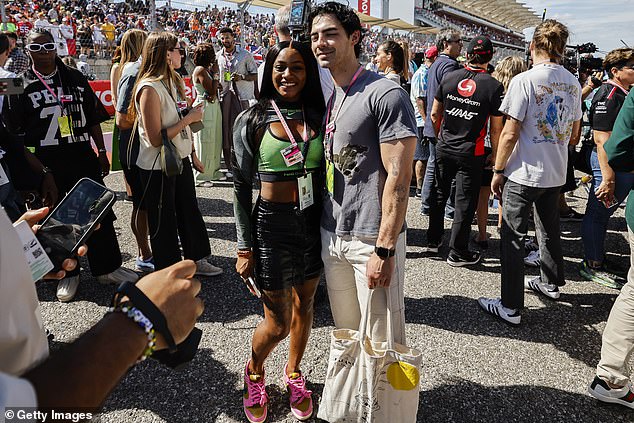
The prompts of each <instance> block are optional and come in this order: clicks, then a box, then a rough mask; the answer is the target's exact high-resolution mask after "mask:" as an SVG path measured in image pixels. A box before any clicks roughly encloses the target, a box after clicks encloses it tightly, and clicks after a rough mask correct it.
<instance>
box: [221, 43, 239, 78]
mask: <svg viewBox="0 0 634 423" xmlns="http://www.w3.org/2000/svg"><path fill="white" fill-rule="evenodd" d="M237 52H238V51H237V47H236V49H235V50H233V53H232V54H231V58H229V56H228V55H227V51H226V50H224V51H223V52H222V55H223V56H225V64H226V66H227V70H228V71H229V72H231V70H232V69H233V63H231V61H232V60H233V59H234V58H235V55H236V53H237Z"/></svg>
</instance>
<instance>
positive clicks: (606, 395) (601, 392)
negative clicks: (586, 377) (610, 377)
mask: <svg viewBox="0 0 634 423" xmlns="http://www.w3.org/2000/svg"><path fill="white" fill-rule="evenodd" d="M588 392H589V393H590V395H592V396H593V397H595V398H596V399H598V400H599V401H603V402H611V403H613V404H621V405H624V406H625V407H628V408H634V391H633V390H632V384H630V383H628V384H627V385H625V386H623V387H621V388H610V386H609V385H608V384H607V382H606V381H604V380H603V379H601V378H600V377H599V376H595V377H594V380H593V381H592V382H591V383H590V385H589V386H588Z"/></svg>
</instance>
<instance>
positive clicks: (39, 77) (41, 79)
mask: <svg viewBox="0 0 634 423" xmlns="http://www.w3.org/2000/svg"><path fill="white" fill-rule="evenodd" d="M31 69H32V70H33V73H34V74H35V76H37V79H39V80H40V82H41V83H42V84H44V86H45V87H46V89H47V90H48V92H50V93H51V95H52V96H53V98H54V99H55V102H56V103H57V105H58V106H59V107H60V108H61V109H62V114H63V113H64V104H63V103H62V102H61V101H60V100H59V98H57V96H56V95H55V93H54V92H53V89H52V88H51V87H49V86H48V84H47V83H46V81H44V78H42V74H41V73H39V72H38V71H36V70H35V66H33V67H32V68H31ZM58 72H59V70H58ZM62 90H64V87H62Z"/></svg>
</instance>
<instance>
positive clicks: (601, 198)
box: [579, 48, 634, 289]
mask: <svg viewBox="0 0 634 423" xmlns="http://www.w3.org/2000/svg"><path fill="white" fill-rule="evenodd" d="M603 69H604V70H605V71H606V72H607V73H608V75H609V77H610V79H609V80H608V81H607V82H606V83H605V84H603V85H602V86H601V87H600V88H599V89H598V90H597V92H596V93H595V94H594V96H593V98H592V106H591V107H590V127H591V128H592V135H593V138H594V143H595V147H594V149H593V150H592V151H591V152H590V154H589V157H588V161H589V165H590V168H591V169H592V176H593V178H592V185H591V187H590V192H589V194H588V203H587V205H586V215H585V217H584V219H583V226H582V231H581V236H582V239H583V247H584V260H583V261H582V262H581V265H580V267H579V273H580V274H581V276H583V278H585V279H587V280H590V281H593V282H596V283H599V284H601V285H604V286H607V287H609V288H616V289H620V288H621V286H622V285H623V284H624V283H625V278H623V277H620V276H618V275H616V274H615V271H614V270H613V269H611V268H609V267H608V266H606V263H605V260H604V258H605V257H604V256H605V248H604V244H605V235H606V232H607V226H608V220H609V219H610V216H612V214H613V213H614V211H615V210H616V209H617V208H618V205H619V204H621V203H622V202H623V200H625V198H626V197H627V195H628V193H629V192H630V189H631V187H632V186H634V175H632V174H631V173H626V172H615V171H614V170H612V168H611V167H610V165H609V164H608V159H607V156H606V154H605V150H604V149H603V144H604V143H605V142H606V141H607V140H608V138H610V134H611V133H612V127H613V126H614V122H615V121H616V116H617V115H618V114H619V111H620V110H621V107H622V106H623V103H624V102H625V97H627V94H628V92H629V89H630V85H632V84H634V50H633V49H631V48H619V49H616V50H612V51H611V52H610V53H608V54H607V55H606V56H605V59H604V60H603Z"/></svg>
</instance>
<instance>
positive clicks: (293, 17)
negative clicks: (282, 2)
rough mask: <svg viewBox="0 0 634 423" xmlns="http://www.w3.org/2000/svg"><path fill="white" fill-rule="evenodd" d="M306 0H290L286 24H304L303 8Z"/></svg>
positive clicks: (290, 25)
mask: <svg viewBox="0 0 634 423" xmlns="http://www.w3.org/2000/svg"><path fill="white" fill-rule="evenodd" d="M305 4H306V0H292V1H291V10H290V16H289V19H288V26H289V27H290V28H298V27H301V26H303V25H304V10H305Z"/></svg>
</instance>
